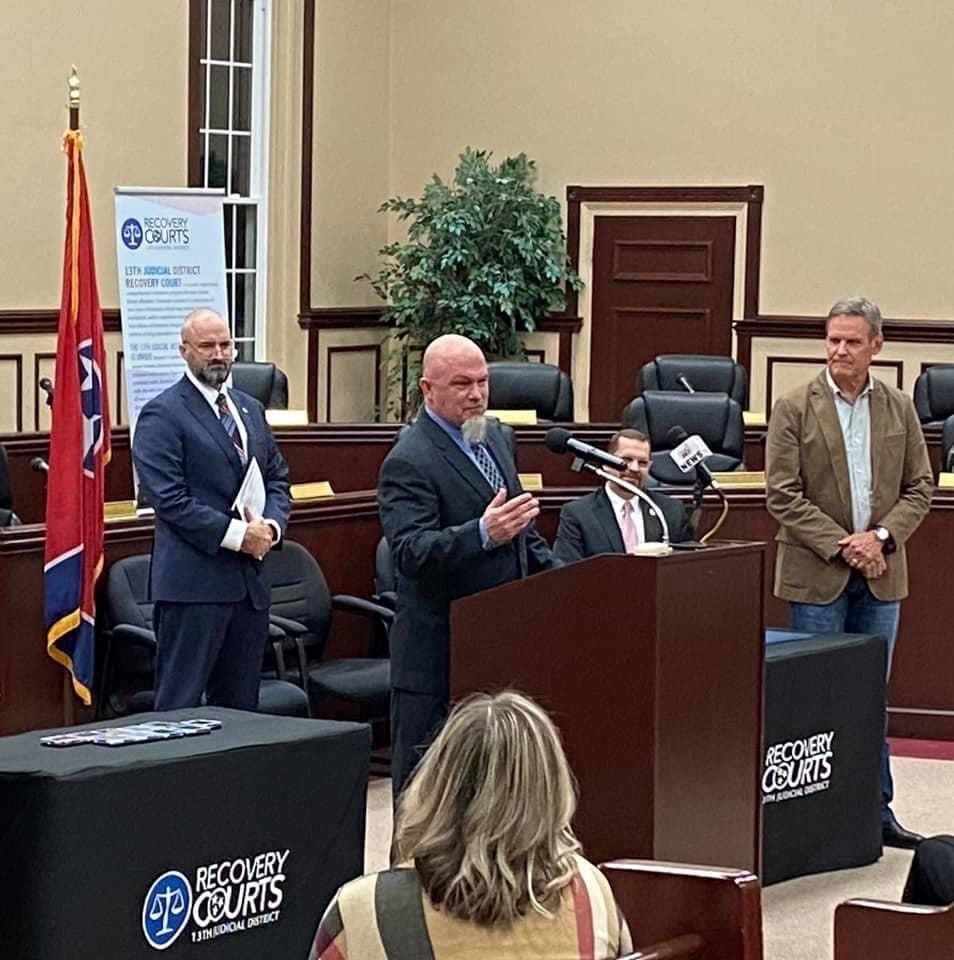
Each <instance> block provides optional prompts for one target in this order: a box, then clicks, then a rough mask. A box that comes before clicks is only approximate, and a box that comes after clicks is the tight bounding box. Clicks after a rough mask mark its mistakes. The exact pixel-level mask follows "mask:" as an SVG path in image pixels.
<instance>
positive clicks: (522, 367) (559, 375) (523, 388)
mask: <svg viewBox="0 0 954 960" xmlns="http://www.w3.org/2000/svg"><path fill="white" fill-rule="evenodd" d="M487 373H488V375H489V381H490V401H489V405H490V408H491V409H492V410H536V412H537V416H538V417H539V418H540V419H541V420H555V421H557V422H563V423H569V422H571V421H572V420H573V383H572V381H571V380H570V378H569V377H568V376H567V375H566V374H565V373H564V372H563V371H562V370H561V369H560V368H559V367H558V366H556V365H555V364H552V363H521V362H513V361H509V360H501V361H496V362H494V363H488V364H487Z"/></svg>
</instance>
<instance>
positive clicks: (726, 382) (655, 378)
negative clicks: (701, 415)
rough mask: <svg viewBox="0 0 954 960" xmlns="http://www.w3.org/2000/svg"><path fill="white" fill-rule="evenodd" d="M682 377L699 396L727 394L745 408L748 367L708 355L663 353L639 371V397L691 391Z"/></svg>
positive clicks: (724, 358) (730, 358) (637, 391)
mask: <svg viewBox="0 0 954 960" xmlns="http://www.w3.org/2000/svg"><path fill="white" fill-rule="evenodd" d="M680 378H683V379H684V380H685V381H686V382H687V383H688V384H689V386H691V387H692V389H693V390H696V391H698V392H699V393H727V394H728V395H729V396H730V397H732V399H733V400H735V401H736V403H738V404H739V405H740V406H741V407H744V406H745V401H746V394H747V391H748V377H747V375H746V372H745V367H743V366H742V365H741V364H740V363H736V362H735V360H733V359H732V357H717V356H709V355H706V354H682V353H664V354H660V356H658V357H656V359H655V360H650V361H649V363H646V364H644V365H643V367H642V369H641V370H640V371H639V375H638V377H637V378H636V395H637V396H639V395H640V394H641V393H644V392H645V391H646V390H676V391H682V392H688V391H687V390H686V387H685V385H684V384H683V383H681V382H680Z"/></svg>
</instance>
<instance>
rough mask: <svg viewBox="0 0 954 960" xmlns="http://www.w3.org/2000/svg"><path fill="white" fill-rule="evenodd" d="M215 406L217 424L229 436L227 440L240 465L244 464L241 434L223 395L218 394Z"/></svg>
mask: <svg viewBox="0 0 954 960" xmlns="http://www.w3.org/2000/svg"><path fill="white" fill-rule="evenodd" d="M215 405H216V407H218V409H219V422H220V423H221V424H222V426H223V427H224V429H225V432H226V433H227V434H228V435H229V439H230V440H231V441H232V443H233V445H234V446H235V449H236V451H237V452H238V455H239V460H241V461H242V463H243V464H244V463H245V447H243V446H242V434H241V433H239V428H238V425H237V424H236V423H235V420H234V419H233V417H232V413H231V411H230V410H229V405H228V403H227V402H226V400H225V394H224V393H220V394H219V395H218V396H217V397H216V398H215Z"/></svg>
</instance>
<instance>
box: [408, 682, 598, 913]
mask: <svg viewBox="0 0 954 960" xmlns="http://www.w3.org/2000/svg"><path fill="white" fill-rule="evenodd" d="M575 811H576V785H575V782H574V780H573V774H572V773H571V771H570V768H569V765H568V764H567V762H566V756H565V754H564V753H563V746H562V744H561V743H560V736H559V734H558V733H557V730H556V727H555V726H554V725H553V722H552V721H551V720H550V718H549V717H548V716H547V715H546V713H545V712H544V711H543V710H542V709H541V708H540V707H539V706H537V704H535V703H534V702H533V701H532V700H530V699H529V698H527V697H525V696H522V695H521V694H519V693H515V692H513V691H505V692H503V693H498V694H495V695H492V696H491V695H489V694H475V695H473V696H470V697H468V698H467V699H465V700H462V701H461V702H460V703H459V704H458V705H457V706H456V707H455V708H454V709H453V710H452V711H451V714H450V716H449V717H448V719H447V723H446V724H445V725H444V728H443V730H442V731H441V732H440V734H439V735H438V736H437V739H436V740H435V741H434V742H433V743H432V744H431V746H430V748H429V749H428V751H427V753H426V754H425V756H424V758H423V760H422V761H421V763H420V764H419V766H418V768H417V770H416V771H415V773H414V776H413V778H412V779H411V781H410V783H409V784H408V786H407V788H406V789H405V791H404V793H403V794H402V796H401V800H400V805H399V809H398V813H397V818H396V824H395V837H394V848H395V852H396V853H397V854H398V857H399V859H401V860H413V861H414V866H415V868H416V870H417V872H418V875H419V877H420V879H421V884H422V886H423V887H424V889H425V891H426V892H427V895H428V897H429V898H430V900H431V903H433V904H434V906H435V907H437V908H438V909H441V910H445V911H446V912H447V913H449V914H451V915H452V916H455V917H459V918H461V919H464V920H470V921H473V922H475V923H478V924H483V925H491V924H509V923H511V922H512V921H513V920H515V919H516V918H517V917H521V916H524V915H525V914H526V913H527V911H528V910H531V909H532V910H535V911H537V912H538V913H541V914H543V915H544V916H551V915H552V912H553V909H554V908H555V907H556V906H557V904H558V903H559V901H560V898H561V895H562V891H563V890H564V888H565V887H566V886H567V885H568V884H569V883H570V881H571V880H572V879H573V877H574V875H575V873H576V869H577V868H576V862H575V857H574V854H575V853H576V851H577V850H579V849H580V844H579V841H578V840H577V839H576V837H575V836H574V835H573V831H572V829H571V828H570V821H571V819H572V818H573V814H574V812H575Z"/></svg>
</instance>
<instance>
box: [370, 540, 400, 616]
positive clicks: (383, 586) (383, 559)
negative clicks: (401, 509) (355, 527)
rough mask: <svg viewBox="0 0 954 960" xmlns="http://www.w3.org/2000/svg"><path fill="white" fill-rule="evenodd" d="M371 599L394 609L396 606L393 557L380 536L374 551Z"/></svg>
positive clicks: (395, 578) (388, 546)
mask: <svg viewBox="0 0 954 960" xmlns="http://www.w3.org/2000/svg"><path fill="white" fill-rule="evenodd" d="M371 599H372V600H373V601H374V602H375V603H379V604H381V606H382V607H387V608H388V610H394V609H395V607H396V606H397V576H396V574H395V572H394V557H393V556H392V555H391V545H390V544H389V543H388V541H387V538H386V537H381V539H380V540H379V541H378V545H377V547H376V548H375V551H374V593H373V594H372V595H371Z"/></svg>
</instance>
